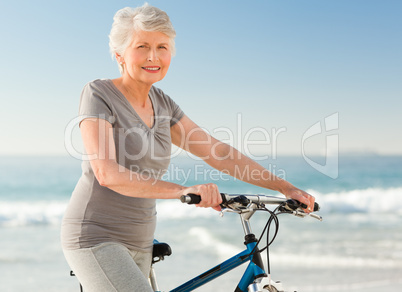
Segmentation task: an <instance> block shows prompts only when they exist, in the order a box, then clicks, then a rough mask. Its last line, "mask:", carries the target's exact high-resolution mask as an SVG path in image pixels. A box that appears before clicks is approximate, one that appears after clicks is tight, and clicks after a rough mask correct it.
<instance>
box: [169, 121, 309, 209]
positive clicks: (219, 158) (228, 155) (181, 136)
mask: <svg viewBox="0 0 402 292" xmlns="http://www.w3.org/2000/svg"><path fill="white" fill-rule="evenodd" d="M171 133H172V142H173V143H174V144H175V145H177V146H179V147H181V148H182V149H184V150H186V151H188V152H190V153H192V154H194V155H196V156H198V157H200V158H202V159H203V160H204V161H205V162H206V163H208V164H209V165H211V166H212V167H214V168H216V169H218V170H220V171H222V172H224V173H227V174H229V175H231V176H233V177H235V178H238V179H240V180H242V181H244V182H247V183H250V184H253V185H256V186H259V187H263V188H266V189H271V190H275V191H278V192H281V193H282V194H284V195H285V196H286V197H287V198H292V199H296V200H298V201H300V202H301V203H304V204H306V205H307V208H306V210H307V211H308V212H311V211H312V210H313V209H314V197H313V196H311V195H309V194H308V193H306V192H304V191H302V190H300V189H298V188H296V187H295V186H293V185H292V184H291V183H289V182H288V181H286V180H284V179H281V178H279V177H277V176H275V175H274V174H273V173H271V172H269V171H268V170H267V169H265V168H264V167H262V166H261V165H260V164H258V163H257V162H255V161H254V160H252V159H250V158H249V157H247V156H246V155H244V154H242V153H241V152H239V151H238V150H236V149H235V148H234V147H232V146H230V145H228V144H226V143H223V142H221V141H219V140H217V139H215V138H214V137H212V136H210V135H209V134H208V133H206V132H205V131H203V130H202V129H201V128H200V127H199V126H197V125H196V124H195V123H194V122H193V121H192V120H190V119H189V118H188V117H187V116H184V117H183V118H182V119H181V120H180V122H179V123H177V124H176V125H174V126H173V127H172V129H171Z"/></svg>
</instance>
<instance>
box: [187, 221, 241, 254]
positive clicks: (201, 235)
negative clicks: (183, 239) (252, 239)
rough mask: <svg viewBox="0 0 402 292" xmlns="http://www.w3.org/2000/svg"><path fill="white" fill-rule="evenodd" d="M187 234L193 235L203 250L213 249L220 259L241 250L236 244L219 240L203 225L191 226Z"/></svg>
mask: <svg viewBox="0 0 402 292" xmlns="http://www.w3.org/2000/svg"><path fill="white" fill-rule="evenodd" d="M189 234H190V235H191V236H192V237H195V238H196V240H197V243H198V244H199V245H200V247H201V248H202V249H203V250H209V251H210V250H213V251H214V252H215V253H216V256H217V257H218V258H219V259H220V260H225V259H227V258H229V257H231V256H234V255H236V254H237V253H239V252H241V249H239V248H238V247H237V246H234V245H231V244H229V243H226V242H223V241H220V240H219V239H217V238H216V237H215V236H214V235H213V234H212V233H211V232H209V231H208V230H207V229H206V228H203V227H192V228H190V230H189Z"/></svg>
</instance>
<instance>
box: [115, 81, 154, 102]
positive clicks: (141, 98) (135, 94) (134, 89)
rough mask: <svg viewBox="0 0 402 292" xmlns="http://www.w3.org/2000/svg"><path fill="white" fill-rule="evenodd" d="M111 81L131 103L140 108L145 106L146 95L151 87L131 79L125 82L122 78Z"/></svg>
mask: <svg viewBox="0 0 402 292" xmlns="http://www.w3.org/2000/svg"><path fill="white" fill-rule="evenodd" d="M112 81H113V83H114V84H115V85H116V87H117V88H118V89H119V90H120V91H121V92H122V93H123V94H124V96H125V97H126V98H127V99H128V100H129V101H130V102H131V103H135V104H137V105H138V106H140V107H144V106H145V105H146V104H147V102H148V94H149V91H150V90H151V87H152V85H148V84H144V83H138V82H135V81H133V80H132V79H130V80H127V78H124V76H122V77H119V78H116V79H113V80H112Z"/></svg>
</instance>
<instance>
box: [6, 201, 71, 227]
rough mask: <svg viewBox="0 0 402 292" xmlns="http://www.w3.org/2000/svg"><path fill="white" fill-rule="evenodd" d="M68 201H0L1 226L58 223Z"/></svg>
mask: <svg viewBox="0 0 402 292" xmlns="http://www.w3.org/2000/svg"><path fill="white" fill-rule="evenodd" d="M66 207H67V201H3V202H0V226H8V227H15V226H25V225H58V224H60V222H61V218H62V217H63V214H64V211H65V210H66Z"/></svg>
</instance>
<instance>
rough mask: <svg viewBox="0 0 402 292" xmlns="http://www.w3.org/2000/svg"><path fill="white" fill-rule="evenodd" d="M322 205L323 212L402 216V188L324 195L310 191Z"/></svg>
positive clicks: (370, 189)
mask: <svg viewBox="0 0 402 292" xmlns="http://www.w3.org/2000/svg"><path fill="white" fill-rule="evenodd" d="M308 192H309V193H311V194H314V196H315V197H316V200H317V202H319V203H320V206H321V212H329V213H343V214H345V213H372V214H378V213H394V214H398V215H402V188H389V189H382V188H369V189H362V190H351V191H344V192H336V193H327V194H322V193H319V192H316V191H314V190H308Z"/></svg>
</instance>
